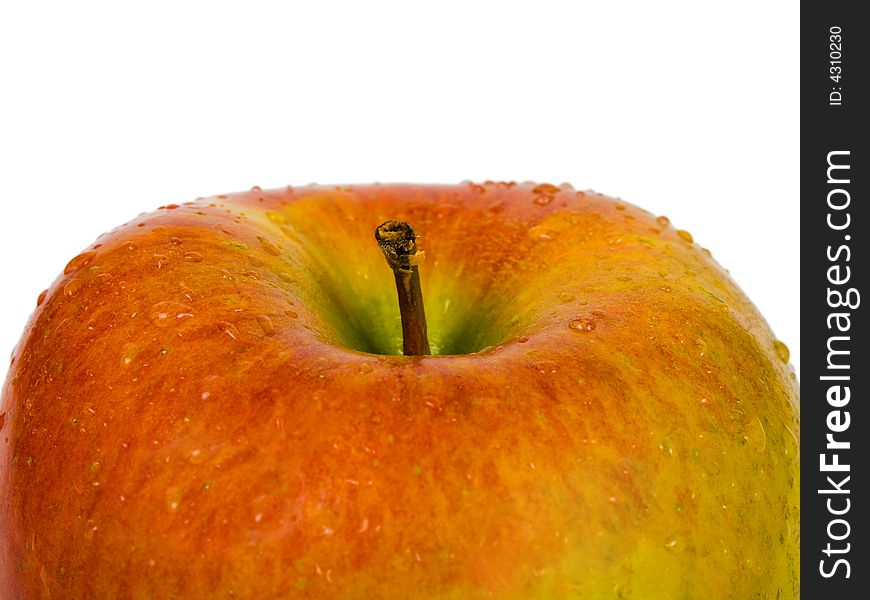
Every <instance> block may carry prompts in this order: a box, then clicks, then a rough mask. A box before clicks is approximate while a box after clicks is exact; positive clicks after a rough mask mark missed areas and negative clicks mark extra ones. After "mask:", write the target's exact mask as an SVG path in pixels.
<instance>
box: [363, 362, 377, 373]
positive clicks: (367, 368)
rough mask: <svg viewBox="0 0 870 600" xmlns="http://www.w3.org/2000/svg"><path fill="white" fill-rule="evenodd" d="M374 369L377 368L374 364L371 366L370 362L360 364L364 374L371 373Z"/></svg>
mask: <svg viewBox="0 0 870 600" xmlns="http://www.w3.org/2000/svg"><path fill="white" fill-rule="evenodd" d="M374 370H375V368H374V367H373V366H371V365H370V364H369V363H363V364H361V365H360V366H359V372H360V373H362V374H363V375H368V374H369V373H371V372H372V371H374Z"/></svg>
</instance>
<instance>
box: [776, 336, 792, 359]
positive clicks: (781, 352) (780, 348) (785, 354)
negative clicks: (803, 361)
mask: <svg viewBox="0 0 870 600" xmlns="http://www.w3.org/2000/svg"><path fill="white" fill-rule="evenodd" d="M773 349H774V350H776V355H777V356H778V357H779V359H780V360H781V361H782V362H784V363H787V362H788V360H789V358H791V352H789V350H788V346H786V345H785V344H783V343H782V342H780V341H779V340H773Z"/></svg>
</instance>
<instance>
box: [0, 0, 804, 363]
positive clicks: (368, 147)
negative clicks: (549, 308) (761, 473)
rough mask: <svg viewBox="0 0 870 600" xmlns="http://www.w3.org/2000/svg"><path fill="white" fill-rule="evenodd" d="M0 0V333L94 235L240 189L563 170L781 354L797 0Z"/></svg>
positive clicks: (793, 196) (791, 307)
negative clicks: (660, 246)
mask: <svg viewBox="0 0 870 600" xmlns="http://www.w3.org/2000/svg"><path fill="white" fill-rule="evenodd" d="M2 6H3V8H2V9H0V203H2V205H0V256H2V263H0V264H2V271H3V272H2V284H0V287H2V290H0V352H2V353H3V354H4V355H5V356H8V354H6V353H8V352H10V351H11V350H12V348H13V346H14V345H15V343H16V341H17V339H18V337H19V336H20V334H21V332H22V329H23V327H24V325H25V322H26V320H27V317H28V315H29V314H30V312H31V311H32V310H33V308H34V306H35V302H36V296H37V294H38V293H39V292H40V291H41V290H42V289H44V288H45V287H47V286H48V284H49V283H50V282H51V281H52V280H53V279H54V278H55V276H56V275H57V274H58V273H59V272H60V271H61V270H62V269H63V267H64V265H65V264H66V262H67V260H69V259H70V258H71V257H73V256H74V255H75V254H76V253H77V252H78V251H80V250H82V249H83V248H85V247H86V246H87V245H88V244H89V243H91V242H92V241H93V240H94V239H95V238H96V236H97V235H99V234H100V233H102V232H104V231H107V230H109V229H111V228H113V227H114V226H116V225H118V224H120V223H123V222H125V221H127V220H129V219H130V218H132V217H134V216H135V215H136V214H138V213H139V212H143V211H148V210H152V209H154V208H156V207H157V206H159V205H161V204H165V203H169V202H181V201H187V200H192V199H193V198H195V197H197V196H203V195H210V194H218V193H223V192H230V191H237V190H244V189H248V188H250V187H251V186H252V185H254V184H257V185H260V186H262V187H264V188H265V187H278V186H283V185H286V184H295V185H302V184H306V183H310V182H318V183H365V182H372V181H381V182H391V181H411V182H458V181H459V180H462V179H474V180H483V179H512V180H518V181H521V180H529V179H531V180H539V181H546V182H551V183H555V184H558V183H561V182H563V181H568V182H571V183H573V184H574V185H575V187H577V188H579V189H586V188H593V189H595V190H598V191H602V192H605V193H607V194H610V195H614V196H620V197H622V198H623V199H625V200H626V201H628V202H632V203H634V204H637V205H639V206H642V207H644V208H646V209H648V210H650V211H652V212H654V213H657V214H665V215H667V216H669V217H670V218H671V220H672V222H673V223H674V225H676V226H677V227H678V228H683V229H688V230H690V231H691V232H692V234H693V235H694V236H695V239H696V240H697V241H698V242H699V243H700V244H702V245H703V246H706V247H708V248H710V249H711V250H712V251H713V255H714V257H716V258H717V260H719V262H720V263H721V264H722V265H724V266H725V267H726V268H728V269H730V271H731V274H732V275H733V277H734V278H735V279H736V280H737V282H738V283H739V284H740V285H741V286H742V287H743V289H744V290H745V291H746V292H747V293H748V295H749V296H750V297H751V298H752V299H753V301H754V302H755V303H756V305H757V306H758V307H759V308H760V310H761V312H762V313H763V314H764V315H765V317H766V318H767V320H768V322H769V323H770V324H771V326H772V327H773V330H774V331H775V332H776V334H777V336H778V337H779V338H780V339H782V340H784V341H785V342H786V343H787V344H788V345H789V347H790V348H791V350H792V362H793V363H794V364H795V365H796V366H798V365H799V364H800V347H799V341H800V329H799V318H798V317H799V313H800V297H799V281H800V272H799V231H798V228H799V222H800V221H799V203H798V191H799V188H798V168H799V158H798V151H799V124H798V113H799V100H798V85H799V76H798V24H799V7H798V3H796V2H787V1H781V2H780V1H766V2H757V1H754V2H743V1H738V2H730V3H727V4H715V5H714V4H712V3H701V2H636V3H627V2H602V1H600V0H598V1H595V2H586V3H581V2H559V3H555V2H542V1H540V0H538V1H535V2H523V3H513V2H505V1H502V2H495V3H491V4H489V3H483V2H478V3H472V2H470V1H467V0H466V1H464V2H448V1H445V0H439V1H438V2H429V3H427V4H425V5H424V4H423V3H413V2H389V3H388V2H346V3H334V2H317V3H306V6H302V3H290V2H255V1H246V2H234V3H232V4H230V3H221V2H214V1H210V2H190V1H188V2H180V1H174V2H155V1H150V2H141V3H137V4H133V3H118V2H85V1H82V2H40V3H35V2H28V3H25V2H20V3H11V2H8V3H4V4H3V5H2Z"/></svg>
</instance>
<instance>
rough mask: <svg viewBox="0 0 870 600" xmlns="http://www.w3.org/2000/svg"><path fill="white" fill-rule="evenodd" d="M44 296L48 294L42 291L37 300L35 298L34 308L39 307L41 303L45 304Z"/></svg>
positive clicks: (46, 291)
mask: <svg viewBox="0 0 870 600" xmlns="http://www.w3.org/2000/svg"><path fill="white" fill-rule="evenodd" d="M46 294H48V290H42V291H41V292H40V293H39V296H37V298H36V306H40V305H42V303H43V302H45V296H46Z"/></svg>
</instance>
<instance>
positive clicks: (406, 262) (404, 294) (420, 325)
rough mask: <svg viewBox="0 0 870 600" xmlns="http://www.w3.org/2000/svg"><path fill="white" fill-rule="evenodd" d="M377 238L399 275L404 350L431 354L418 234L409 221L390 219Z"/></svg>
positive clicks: (405, 351) (409, 354)
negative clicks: (421, 281)
mask: <svg viewBox="0 0 870 600" xmlns="http://www.w3.org/2000/svg"><path fill="white" fill-rule="evenodd" d="M375 239H376V240H377V242H378V246H380V247H381V252H383V253H384V257H385V258H386V259H387V264H388V265H389V266H390V268H391V269H392V270H393V275H395V277H396V291H397V292H398V294H399V312H400V313H401V315H402V353H403V354H404V355H405V356H422V355H424V354H431V352H430V350H429V338H428V337H427V335H426V312H425V311H424V310H423V290H422V288H421V287H420V271H419V269H418V268H417V264H418V263H419V261H420V259H421V258H422V256H423V254H422V253H420V254H419V255H417V236H416V235H415V234H414V230H413V229H412V228H411V226H410V225H408V223H406V222H405V221H386V222H385V223H382V224H381V225H380V226H379V227H378V228H377V229H375Z"/></svg>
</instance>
